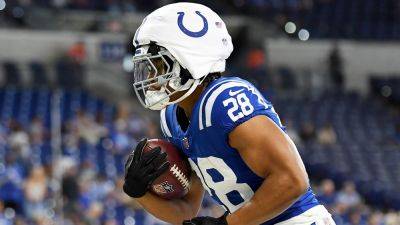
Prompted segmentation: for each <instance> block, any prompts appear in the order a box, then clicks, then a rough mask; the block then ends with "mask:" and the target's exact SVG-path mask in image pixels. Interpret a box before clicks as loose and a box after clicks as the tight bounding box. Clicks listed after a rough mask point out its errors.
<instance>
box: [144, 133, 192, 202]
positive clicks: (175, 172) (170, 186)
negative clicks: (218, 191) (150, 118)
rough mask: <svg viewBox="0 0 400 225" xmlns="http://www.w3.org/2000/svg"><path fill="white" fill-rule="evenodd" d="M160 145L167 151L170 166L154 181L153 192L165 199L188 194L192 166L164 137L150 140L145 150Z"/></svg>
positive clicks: (162, 149)
mask: <svg viewBox="0 0 400 225" xmlns="http://www.w3.org/2000/svg"><path fill="white" fill-rule="evenodd" d="M158 146H159V147H160V148H161V151H163V152H166V153H167V160H168V161H169V163H170V166H169V169H168V170H167V171H165V172H164V173H163V174H161V176H159V177H158V178H157V179H156V180H155V181H154V182H153V183H152V185H151V192H153V193H154V194H156V195H158V196H160V197H162V198H165V199H176V198H181V197H183V196H184V195H186V194H187V192H188V191H189V188H190V174H191V168H190V165H189V162H188V160H187V159H186V158H185V157H184V156H183V155H182V153H181V152H180V151H179V150H178V149H177V148H176V147H175V146H174V145H173V144H172V143H170V142H168V141H166V140H162V139H151V140H149V141H148V142H147V145H146V146H145V148H144V152H147V151H150V150H151V149H153V148H155V147H158Z"/></svg>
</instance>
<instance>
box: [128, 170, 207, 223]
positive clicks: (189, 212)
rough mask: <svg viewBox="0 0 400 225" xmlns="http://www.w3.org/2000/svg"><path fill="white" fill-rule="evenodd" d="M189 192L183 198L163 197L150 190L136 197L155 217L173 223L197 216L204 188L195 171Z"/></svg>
mask: <svg viewBox="0 0 400 225" xmlns="http://www.w3.org/2000/svg"><path fill="white" fill-rule="evenodd" d="M191 182H192V183H191V187H190V190H189V192H188V193H187V194H186V195H185V196H184V197H183V198H181V199H171V200H165V199H162V198H160V197H158V196H156V195H154V194H152V193H150V192H147V193H146V194H145V195H144V196H143V197H141V198H137V199H135V200H136V201H137V202H138V203H139V204H140V205H142V207H143V208H144V209H145V210H146V211H147V212H149V213H151V214H152V215H154V216H155V217H157V218H158V219H160V220H163V221H165V222H168V223H171V224H182V222H183V221H184V220H187V219H190V218H193V217H195V216H196V215H197V214H198V212H199V210H200V206H201V202H202V199H203V194H204V189H203V186H202V185H201V182H200V179H199V178H198V177H197V176H196V175H195V174H194V173H193V174H192V177H191Z"/></svg>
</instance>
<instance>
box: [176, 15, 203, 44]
mask: <svg viewBox="0 0 400 225" xmlns="http://www.w3.org/2000/svg"><path fill="white" fill-rule="evenodd" d="M196 14H197V15H199V16H200V17H201V18H202V19H203V29H201V30H200V31H197V32H195V31H190V30H188V29H187V28H186V27H185V26H184V25H183V16H184V15H185V13H184V12H178V15H179V16H178V27H179V29H181V31H182V32H183V33H184V34H186V35H187V36H190V37H194V38H199V37H202V36H204V35H205V34H206V33H207V31H208V21H207V19H206V18H205V17H204V16H203V15H202V14H201V13H200V12H199V11H196Z"/></svg>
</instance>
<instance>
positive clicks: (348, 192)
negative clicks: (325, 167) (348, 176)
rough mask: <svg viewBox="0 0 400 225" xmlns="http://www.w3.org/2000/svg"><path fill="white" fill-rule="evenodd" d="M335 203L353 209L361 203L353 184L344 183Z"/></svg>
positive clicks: (349, 182)
mask: <svg viewBox="0 0 400 225" xmlns="http://www.w3.org/2000/svg"><path fill="white" fill-rule="evenodd" d="M337 202H338V203H340V204H343V205H344V206H346V207H354V206H357V205H359V204H360V203H361V198H360V194H358V192H357V191H356V187H355V185H354V183H353V182H351V181H347V182H345V183H344V185H343V188H342V190H340V191H339V193H338V196H337Z"/></svg>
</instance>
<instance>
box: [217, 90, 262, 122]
mask: <svg viewBox="0 0 400 225" xmlns="http://www.w3.org/2000/svg"><path fill="white" fill-rule="evenodd" d="M222 104H223V105H224V107H227V106H229V105H231V107H230V108H229V109H228V116H229V118H231V120H232V121H233V122H236V121H237V120H239V119H241V118H243V117H244V116H248V115H250V114H251V113H252V112H253V111H254V107H253V105H252V104H251V102H250V100H249V98H248V97H247V96H246V94H245V93H240V94H238V95H236V96H234V97H231V98H228V99H225V100H224V101H223V102H222ZM239 107H240V110H239Z"/></svg>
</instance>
